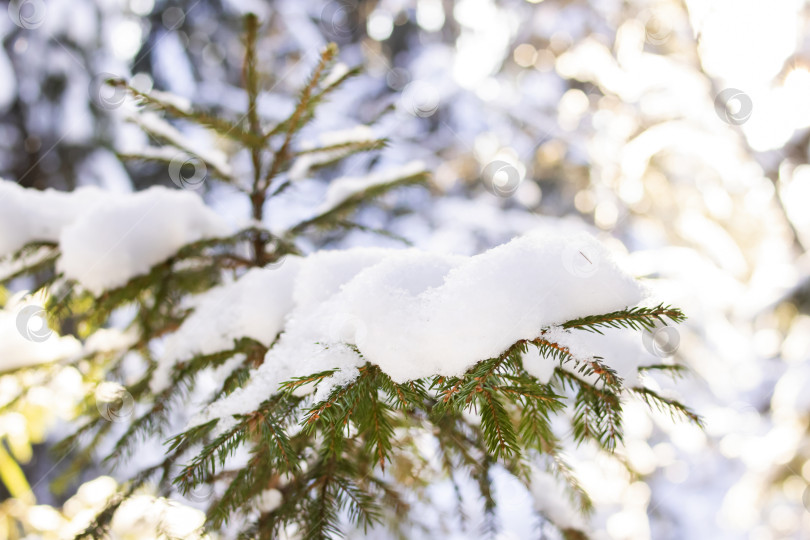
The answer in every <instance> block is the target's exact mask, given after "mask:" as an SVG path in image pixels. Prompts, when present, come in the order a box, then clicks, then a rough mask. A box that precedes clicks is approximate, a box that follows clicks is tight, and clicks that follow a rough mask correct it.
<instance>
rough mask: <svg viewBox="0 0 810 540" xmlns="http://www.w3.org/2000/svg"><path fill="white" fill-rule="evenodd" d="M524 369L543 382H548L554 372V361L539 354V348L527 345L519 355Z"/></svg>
mask: <svg viewBox="0 0 810 540" xmlns="http://www.w3.org/2000/svg"><path fill="white" fill-rule="evenodd" d="M521 360H522V361H523V367H524V369H525V370H526V371H527V372H528V373H529V375H531V376H532V377H535V378H536V379H537V380H538V381H540V382H541V383H543V384H548V382H549V381H550V380H551V376H552V375H553V374H554V362H551V361H549V359H548V358H544V357H543V355H541V354H540V348H539V347H535V346H534V345H529V346H528V349H527V350H526V352H525V353H523V355H522V356H521Z"/></svg>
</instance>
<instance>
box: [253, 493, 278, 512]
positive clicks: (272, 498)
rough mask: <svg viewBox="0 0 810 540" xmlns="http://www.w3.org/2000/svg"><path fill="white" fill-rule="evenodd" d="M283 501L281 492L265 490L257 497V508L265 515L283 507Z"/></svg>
mask: <svg viewBox="0 0 810 540" xmlns="http://www.w3.org/2000/svg"><path fill="white" fill-rule="evenodd" d="M282 500H283V496H282V494H281V492H280V491H279V490H277V489H265V490H264V491H262V492H261V493H259V495H258V496H257V497H256V508H257V509H258V510H259V512H262V513H263V514H264V513H267V512H272V511H273V510H275V509H276V508H278V507H279V506H281V502H282Z"/></svg>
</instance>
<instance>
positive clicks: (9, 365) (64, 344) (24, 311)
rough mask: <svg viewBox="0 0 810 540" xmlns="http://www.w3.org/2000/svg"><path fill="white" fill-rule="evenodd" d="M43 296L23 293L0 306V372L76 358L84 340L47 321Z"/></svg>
mask: <svg viewBox="0 0 810 540" xmlns="http://www.w3.org/2000/svg"><path fill="white" fill-rule="evenodd" d="M43 302H44V298H42V297H40V296H38V295H37V296H33V297H26V296H25V295H24V293H20V294H17V295H15V296H14V297H12V298H11V299H10V300H9V302H8V304H7V305H6V307H5V308H4V309H0V373H1V372H4V371H9V370H13V369H18V368H22V367H27V366H33V365H37V364H43V363H49V362H56V361H59V360H63V359H67V358H73V357H75V356H78V355H79V353H80V352H81V348H82V347H81V343H79V341H78V340H77V339H76V338H74V337H72V336H59V335H58V334H57V333H56V332H53V331H51V330H50V329H49V328H48V327H47V326H44V325H47V323H46V322H45V311H44V310H43V309H42V307H41V304H42V303H43Z"/></svg>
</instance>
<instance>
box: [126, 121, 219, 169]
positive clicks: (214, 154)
mask: <svg viewBox="0 0 810 540" xmlns="http://www.w3.org/2000/svg"><path fill="white" fill-rule="evenodd" d="M130 119H131V120H132V121H133V122H135V123H136V124H138V125H139V126H141V127H142V128H143V129H144V130H146V131H148V132H150V133H152V134H154V135H156V136H158V137H161V138H163V139H166V140H167V141H168V142H169V143H171V144H172V145H174V146H176V147H177V148H179V149H180V150H182V152H188V153H190V154H191V156H187V157H186V159H188V160H191V159H192V157H193V156H196V157H198V158H200V159H203V157H204V161H205V163H206V164H207V165H209V166H211V167H212V168H213V169H214V170H216V172H217V174H219V175H220V176H221V177H223V178H229V177H230V176H231V166H230V164H228V160H227V156H226V155H225V153H224V152H222V151H220V150H217V149H212V148H206V147H204V146H201V145H200V144H199V143H198V142H197V141H196V140H193V139H191V138H189V137H187V136H186V135H184V134H183V133H182V132H180V130H178V129H177V128H175V127H174V126H173V125H171V124H170V123H169V122H167V121H166V120H164V119H163V118H162V117H161V116H160V115H159V114H157V113H154V112H151V111H147V112H140V113H139V114H133V115H131V116H130ZM182 152H177V153H175V157H177V156H183V154H182Z"/></svg>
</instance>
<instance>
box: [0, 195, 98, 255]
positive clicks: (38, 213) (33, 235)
mask: <svg viewBox="0 0 810 540" xmlns="http://www.w3.org/2000/svg"><path fill="white" fill-rule="evenodd" d="M108 198H109V194H108V193H107V192H104V191H102V190H100V189H98V188H96V187H90V186H88V187H81V188H78V189H77V190H75V191H72V192H69V193H68V192H64V191H56V190H54V189H46V190H45V191H38V190H35V189H26V188H24V187H22V186H20V185H19V184H16V183H15V182H9V181H7V180H2V179H0V257H3V256H6V255H10V254H12V253H14V252H15V251H17V250H18V249H20V248H21V247H23V246H24V245H25V244H27V243H29V242H34V241H47V242H56V241H57V240H58V239H59V234H60V233H61V231H62V229H63V228H65V227H66V226H67V225H69V224H70V223H73V222H74V221H76V220H77V219H78V218H79V216H81V214H82V213H84V212H87V211H88V210H90V209H91V208H93V207H94V206H95V205H97V204H98V203H100V202H103V201H105V200H107V199H108Z"/></svg>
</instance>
